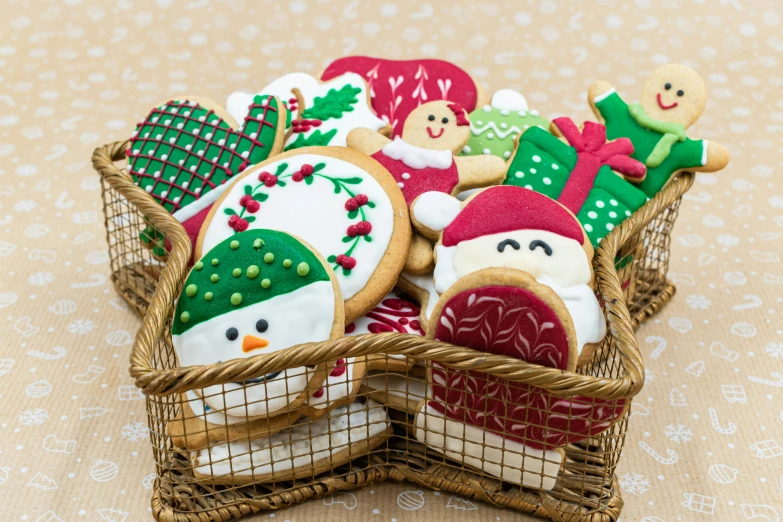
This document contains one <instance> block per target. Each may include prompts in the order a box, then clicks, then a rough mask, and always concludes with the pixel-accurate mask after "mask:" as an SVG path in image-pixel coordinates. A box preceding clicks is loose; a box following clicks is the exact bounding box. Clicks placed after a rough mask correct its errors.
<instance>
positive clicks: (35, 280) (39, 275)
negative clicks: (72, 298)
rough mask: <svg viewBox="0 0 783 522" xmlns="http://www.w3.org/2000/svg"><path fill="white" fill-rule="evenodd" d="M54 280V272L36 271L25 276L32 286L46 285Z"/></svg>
mask: <svg viewBox="0 0 783 522" xmlns="http://www.w3.org/2000/svg"><path fill="white" fill-rule="evenodd" d="M52 281H54V274H53V273H51V272H36V273H34V274H32V275H31V276H30V277H28V278H27V282H28V283H29V284H31V285H33V286H46V285H48V284H49V283H51V282H52Z"/></svg>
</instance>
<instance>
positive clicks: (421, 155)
mask: <svg viewBox="0 0 783 522" xmlns="http://www.w3.org/2000/svg"><path fill="white" fill-rule="evenodd" d="M381 152H383V154H385V155H386V156H388V157H390V158H391V159H395V160H397V161H401V162H403V163H405V164H406V165H407V166H409V167H410V168H412V169H417V170H418V169H426V168H430V169H439V170H444V169H447V168H449V167H451V164H452V162H453V161H454V154H453V153H452V152H451V151H450V150H432V149H425V148H422V147H417V146H415V145H411V144H410V143H408V142H406V141H403V139H402V138H394V141H392V142H391V143H388V144H386V145H384V147H383V148H382V149H381Z"/></svg>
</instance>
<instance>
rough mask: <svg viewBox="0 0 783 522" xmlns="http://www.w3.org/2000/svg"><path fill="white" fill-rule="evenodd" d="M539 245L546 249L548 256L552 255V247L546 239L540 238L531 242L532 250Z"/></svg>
mask: <svg viewBox="0 0 783 522" xmlns="http://www.w3.org/2000/svg"><path fill="white" fill-rule="evenodd" d="M539 247H541V249H542V250H543V251H544V253H545V254H546V255H548V256H551V255H552V247H551V246H549V245H547V244H546V243H545V242H544V241H541V240H540V239H536V240H534V241H531V242H530V250H535V249H536V248H539Z"/></svg>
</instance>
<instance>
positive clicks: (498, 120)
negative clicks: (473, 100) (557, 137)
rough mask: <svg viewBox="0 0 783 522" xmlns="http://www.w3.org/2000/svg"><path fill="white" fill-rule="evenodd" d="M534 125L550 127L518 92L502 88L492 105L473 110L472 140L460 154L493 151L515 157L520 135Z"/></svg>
mask: <svg viewBox="0 0 783 522" xmlns="http://www.w3.org/2000/svg"><path fill="white" fill-rule="evenodd" d="M530 127H540V128H541V129H548V128H549V121H548V120H547V119H546V118H542V117H541V116H540V115H539V113H538V111H536V110H531V109H529V108H528V106H527V100H525V97H524V96H522V95H521V94H520V93H518V92H517V91H513V90H511V89H501V90H499V91H497V92H495V94H493V95H492V100H491V101H490V103H489V105H484V106H483V107H481V108H479V109H476V110H475V111H473V112H471V113H470V139H469V140H468V143H467V145H465V146H464V147H463V148H462V151H461V152H460V156H478V155H480V154H491V155H493V156H497V157H499V158H502V159H503V160H504V161H505V160H507V159H508V158H510V157H511V153H512V152H514V147H515V146H516V140H517V138H519V135H520V134H522V133H523V132H525V131H526V130H527V129H529V128H530Z"/></svg>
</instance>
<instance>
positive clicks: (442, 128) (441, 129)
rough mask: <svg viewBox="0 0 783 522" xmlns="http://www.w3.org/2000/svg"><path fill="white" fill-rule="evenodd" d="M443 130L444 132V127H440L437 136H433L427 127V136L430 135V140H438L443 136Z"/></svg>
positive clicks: (430, 129) (430, 128)
mask: <svg viewBox="0 0 783 522" xmlns="http://www.w3.org/2000/svg"><path fill="white" fill-rule="evenodd" d="M445 130H446V128H445V127H441V128H440V132H439V133H438V134H434V133H433V132H432V127H427V134H429V135H430V138H432V139H438V138H440V137H441V136H443V131H445Z"/></svg>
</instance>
